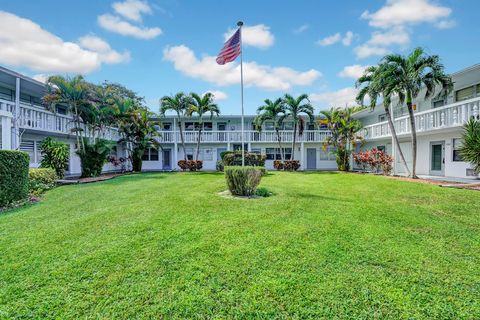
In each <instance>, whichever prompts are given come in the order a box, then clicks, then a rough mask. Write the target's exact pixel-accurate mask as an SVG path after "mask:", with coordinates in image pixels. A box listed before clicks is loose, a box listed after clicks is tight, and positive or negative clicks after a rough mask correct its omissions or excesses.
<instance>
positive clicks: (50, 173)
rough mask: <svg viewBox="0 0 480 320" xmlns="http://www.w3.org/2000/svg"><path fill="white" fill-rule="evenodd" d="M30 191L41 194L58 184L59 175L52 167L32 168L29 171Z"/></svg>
mask: <svg viewBox="0 0 480 320" xmlns="http://www.w3.org/2000/svg"><path fill="white" fill-rule="evenodd" d="M28 178H29V191H30V193H31V194H34V195H39V194H41V193H43V192H45V191H47V190H49V189H52V188H54V187H55V186H56V184H57V182H56V181H57V179H58V176H57V174H56V172H55V170H54V169H52V168H36V169H35V168H32V169H30V171H29V172H28Z"/></svg>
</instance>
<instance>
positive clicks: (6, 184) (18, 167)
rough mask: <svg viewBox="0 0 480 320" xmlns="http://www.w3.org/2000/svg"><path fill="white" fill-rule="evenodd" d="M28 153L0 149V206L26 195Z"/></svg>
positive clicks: (23, 197)
mask: <svg viewBox="0 0 480 320" xmlns="http://www.w3.org/2000/svg"><path fill="white" fill-rule="evenodd" d="M29 162H30V158H29V156H28V153H25V152H21V151H13V150H0V207H4V206H6V205H8V204H10V203H12V202H14V201H18V200H22V199H25V198H26V197H27V196H28V166H29Z"/></svg>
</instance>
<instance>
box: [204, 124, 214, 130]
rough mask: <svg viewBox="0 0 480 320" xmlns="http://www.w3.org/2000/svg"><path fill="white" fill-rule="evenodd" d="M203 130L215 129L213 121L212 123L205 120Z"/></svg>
mask: <svg viewBox="0 0 480 320" xmlns="http://www.w3.org/2000/svg"><path fill="white" fill-rule="evenodd" d="M203 130H205V131H212V130H213V123H211V122H204V123H203Z"/></svg>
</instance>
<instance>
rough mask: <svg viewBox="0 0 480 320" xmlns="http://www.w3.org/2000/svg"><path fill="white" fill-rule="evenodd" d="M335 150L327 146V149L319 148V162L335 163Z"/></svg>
mask: <svg viewBox="0 0 480 320" xmlns="http://www.w3.org/2000/svg"><path fill="white" fill-rule="evenodd" d="M334 152H335V148H334V147H332V146H328V147H327V149H324V148H323V147H322V148H320V160H323V161H335V153H334Z"/></svg>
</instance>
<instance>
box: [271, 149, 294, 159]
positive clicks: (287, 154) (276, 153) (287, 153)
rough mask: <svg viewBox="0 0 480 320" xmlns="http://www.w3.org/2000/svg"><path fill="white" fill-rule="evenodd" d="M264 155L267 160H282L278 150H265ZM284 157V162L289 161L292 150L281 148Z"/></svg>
mask: <svg viewBox="0 0 480 320" xmlns="http://www.w3.org/2000/svg"><path fill="white" fill-rule="evenodd" d="M265 151H266V152H265V153H266V155H267V160H282V154H281V153H280V148H266V149H265ZM283 152H284V156H285V159H286V160H289V159H290V158H291V156H292V148H283Z"/></svg>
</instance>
